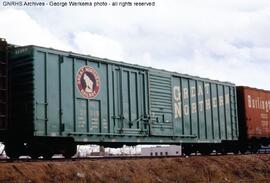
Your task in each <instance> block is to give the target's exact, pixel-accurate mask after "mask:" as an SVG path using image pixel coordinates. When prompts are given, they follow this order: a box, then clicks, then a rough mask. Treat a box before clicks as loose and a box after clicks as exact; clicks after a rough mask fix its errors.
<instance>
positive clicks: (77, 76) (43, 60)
mask: <svg viewBox="0 0 270 183" xmlns="http://www.w3.org/2000/svg"><path fill="white" fill-rule="evenodd" d="M35 59H36V62H35V135H36V136H73V137H75V139H76V140H77V141H85V142H91V141H94V142H96V141H100V139H101V137H100V136H103V137H102V138H104V137H106V138H107V137H109V136H110V137H114V136H119V135H121V136H122V139H125V137H124V136H125V135H126V136H146V135H147V134H148V129H147V128H148V126H147V125H146V124H145V121H144V120H145V119H146V118H147V115H148V114H149V112H148V98H147V97H148V96H147V75H146V71H145V70H142V69H135V68H128V67H123V66H117V65H113V64H105V63H100V62H97V61H95V60H90V59H89V60H87V59H82V58H75V57H70V56H67V55H63V54H59V53H53V52H48V51H47V50H37V51H36V52H35ZM87 82H88V83H87ZM88 84H89V86H87V85H88ZM90 85H92V86H90ZM97 136H98V137H97ZM97 138H98V139H97ZM110 140H111V141H112V140H113V138H112V139H110Z"/></svg>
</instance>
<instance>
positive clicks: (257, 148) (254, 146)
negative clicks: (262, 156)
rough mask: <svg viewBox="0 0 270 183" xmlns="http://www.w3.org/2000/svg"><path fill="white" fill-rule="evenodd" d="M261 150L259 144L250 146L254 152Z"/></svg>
mask: <svg viewBox="0 0 270 183" xmlns="http://www.w3.org/2000/svg"><path fill="white" fill-rule="evenodd" d="M258 150H259V146H258V145H252V146H251V148H250V152H251V153H253V154H256V153H257V152H258Z"/></svg>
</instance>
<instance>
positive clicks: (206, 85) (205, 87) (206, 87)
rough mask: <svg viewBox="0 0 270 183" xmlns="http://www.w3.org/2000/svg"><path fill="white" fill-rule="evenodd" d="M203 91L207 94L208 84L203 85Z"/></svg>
mask: <svg viewBox="0 0 270 183" xmlns="http://www.w3.org/2000/svg"><path fill="white" fill-rule="evenodd" d="M204 89H205V93H206V94H209V84H205V85H204Z"/></svg>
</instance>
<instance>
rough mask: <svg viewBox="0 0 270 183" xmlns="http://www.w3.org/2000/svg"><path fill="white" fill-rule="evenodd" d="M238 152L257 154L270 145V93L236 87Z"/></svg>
mask: <svg viewBox="0 0 270 183" xmlns="http://www.w3.org/2000/svg"><path fill="white" fill-rule="evenodd" d="M237 99H238V114H239V127H240V128H239V131H240V139H239V140H240V146H241V148H240V150H241V152H242V153H245V152H246V151H247V150H249V151H251V152H257V151H258V149H259V148H260V147H261V146H262V145H263V146H267V145H269V144H270V91H266V90H260V89H256V88H250V87H244V86H239V87H237Z"/></svg>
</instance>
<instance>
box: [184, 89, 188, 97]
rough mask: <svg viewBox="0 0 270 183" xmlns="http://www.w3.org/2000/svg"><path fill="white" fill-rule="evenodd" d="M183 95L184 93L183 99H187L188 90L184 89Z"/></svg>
mask: <svg viewBox="0 0 270 183" xmlns="http://www.w3.org/2000/svg"><path fill="white" fill-rule="evenodd" d="M183 93H184V99H187V98H188V89H187V88H184V89H183Z"/></svg>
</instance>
